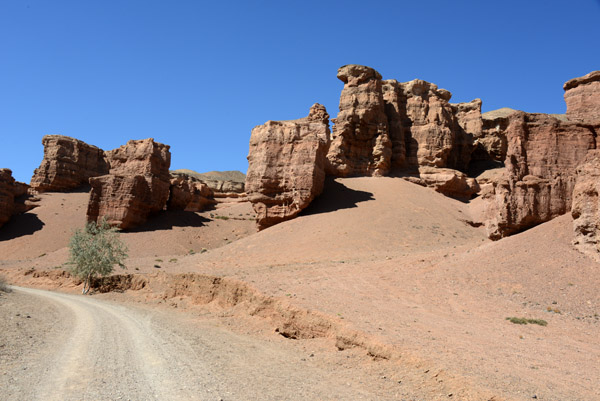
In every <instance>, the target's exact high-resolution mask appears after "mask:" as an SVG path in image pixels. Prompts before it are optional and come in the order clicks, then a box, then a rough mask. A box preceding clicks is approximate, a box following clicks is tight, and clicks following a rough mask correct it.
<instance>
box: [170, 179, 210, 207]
mask: <svg viewBox="0 0 600 401" xmlns="http://www.w3.org/2000/svg"><path fill="white" fill-rule="evenodd" d="M214 203H215V200H214V193H213V191H212V189H210V188H209V187H208V185H206V184H205V183H203V182H201V181H199V180H197V179H195V178H193V177H189V176H185V175H183V174H181V175H178V176H177V177H173V178H171V195H170V196H169V201H168V202H167V209H169V210H185V211H187V212H201V211H202V210H204V209H206V208H207V207H208V206H210V205H213V204H214Z"/></svg>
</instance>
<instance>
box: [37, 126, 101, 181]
mask: <svg viewBox="0 0 600 401" xmlns="http://www.w3.org/2000/svg"><path fill="white" fill-rule="evenodd" d="M42 144H43V145H44V159H43V160H42V163H41V164H40V167H38V168H37V169H36V170H35V172H34V173H33V177H32V178H31V184H30V185H31V188H32V189H33V190H35V191H37V192H47V191H58V192H64V191H69V190H71V189H75V188H78V187H80V186H82V185H85V184H87V183H88V180H89V178H90V177H96V176H99V175H103V174H107V173H108V170H109V166H108V163H107V161H106V159H105V157H104V151H103V150H102V149H100V148H97V147H95V146H92V145H88V144H87V143H85V142H82V141H80V140H77V139H74V138H70V137H68V136H62V135H46V136H44V138H43V139H42Z"/></svg>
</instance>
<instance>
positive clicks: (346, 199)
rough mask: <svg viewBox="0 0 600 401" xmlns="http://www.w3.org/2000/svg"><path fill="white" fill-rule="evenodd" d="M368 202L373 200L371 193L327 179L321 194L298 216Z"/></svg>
mask: <svg viewBox="0 0 600 401" xmlns="http://www.w3.org/2000/svg"><path fill="white" fill-rule="evenodd" d="M370 200H375V198H373V194H372V193H371V192H366V191H357V190H354V189H350V188H348V187H347V186H345V185H344V184H342V183H339V182H337V181H335V179H334V178H332V177H327V178H326V179H325V188H324V189H323V193H322V194H321V195H320V196H319V197H317V198H316V199H315V200H314V201H312V203H311V204H310V206H308V207H307V208H306V209H304V210H303V211H302V212H301V213H300V216H309V215H311V214H320V213H329V212H335V211H336V210H340V209H350V208H353V207H356V204H357V203H359V202H366V201H370Z"/></svg>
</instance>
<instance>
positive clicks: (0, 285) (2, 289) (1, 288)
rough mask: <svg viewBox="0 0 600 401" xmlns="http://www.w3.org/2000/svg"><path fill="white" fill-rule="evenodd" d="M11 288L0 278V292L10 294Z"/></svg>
mask: <svg viewBox="0 0 600 401" xmlns="http://www.w3.org/2000/svg"><path fill="white" fill-rule="evenodd" d="M11 291H12V290H11V288H10V287H9V286H8V284H6V281H5V280H4V277H2V276H0V292H11Z"/></svg>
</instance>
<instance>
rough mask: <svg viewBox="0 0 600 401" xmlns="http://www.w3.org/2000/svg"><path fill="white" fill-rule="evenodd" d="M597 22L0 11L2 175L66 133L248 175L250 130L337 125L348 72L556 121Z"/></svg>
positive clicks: (587, 2) (291, 5) (521, 11)
mask: <svg viewBox="0 0 600 401" xmlns="http://www.w3.org/2000/svg"><path fill="white" fill-rule="evenodd" d="M598 21H600V1H599V0H571V1H564V0H560V1H558V0H549V1H548V0H546V1H538V0H519V1H513V0H509V1H502V2H491V1H482V0H472V1H460V0H457V1H448V0H440V1H410V2H407V1H373V0H372V1H369V2H366V1H364V0H363V1H360V2H358V1H327V0H321V1H297V2H293V1H290V2H288V1H281V0H279V1H210V2H209V1H199V0H198V1H184V0H178V1H167V0H163V1H153V0H144V1H141V0H140V1H137V0H120V1H115V0H102V1H92V0H90V1H80V0H77V1H64V0H53V1H47V0H43V1H41V0H40V1H37V0H32V1H27V0H22V1H21V0H0V135H1V139H2V141H1V146H0V168H3V167H7V168H10V169H12V170H13V175H14V176H15V177H16V178H17V179H18V180H20V181H24V182H29V180H30V179H31V175H32V173H33V170H34V168H36V167H37V166H38V165H39V163H40V161H41V159H42V154H43V148H42V145H41V139H42V137H43V136H44V135H46V134H62V135H68V136H72V137H75V138H78V139H81V140H83V141H85V142H88V143H90V144H94V145H96V146H99V147H101V148H103V149H107V150H108V149H113V148H116V147H118V146H120V145H122V144H124V143H125V142H126V141H127V140H129V139H142V138H148V137H153V138H155V140H157V141H159V142H163V143H166V144H169V145H171V153H172V163H171V167H172V168H189V169H193V170H196V171H200V172H204V171H209V170H241V171H244V172H245V171H246V168H247V162H246V155H247V152H248V140H249V138H250V131H251V129H252V128H253V127H254V126H256V125H259V124H263V123H264V122H265V121H267V120H286V119H294V118H300V117H304V116H305V115H307V113H308V109H309V107H310V106H311V105H312V104H313V103H315V102H319V103H322V104H324V105H325V106H326V107H327V110H328V111H329V113H330V114H331V116H332V117H335V116H336V115H337V111H338V101H339V95H340V91H341V89H342V87H343V85H342V83H341V82H340V81H339V80H338V79H337V78H336V72H337V69H338V67H340V66H342V65H344V64H351V63H353V64H364V65H368V66H371V67H374V68H375V69H377V70H378V71H379V72H380V73H381V74H382V75H383V77H384V78H385V79H390V78H394V79H397V80H399V81H409V80H412V79H415V78H420V79H424V80H427V81H431V82H434V83H436V84H438V85H439V86H440V87H443V88H446V89H448V90H450V91H451V92H452V93H453V98H452V101H453V102H462V101H470V100H471V99H474V98H477V97H479V98H481V99H482V100H483V109H484V111H488V110H494V109H497V108H500V107H512V108H515V109H521V110H525V111H530V112H545V113H564V111H565V105H564V101H563V90H562V85H563V83H564V82H565V81H567V80H569V79H571V78H574V77H577V76H581V75H584V74H587V73H588V72H590V71H593V70H600V23H599V22H598Z"/></svg>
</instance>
